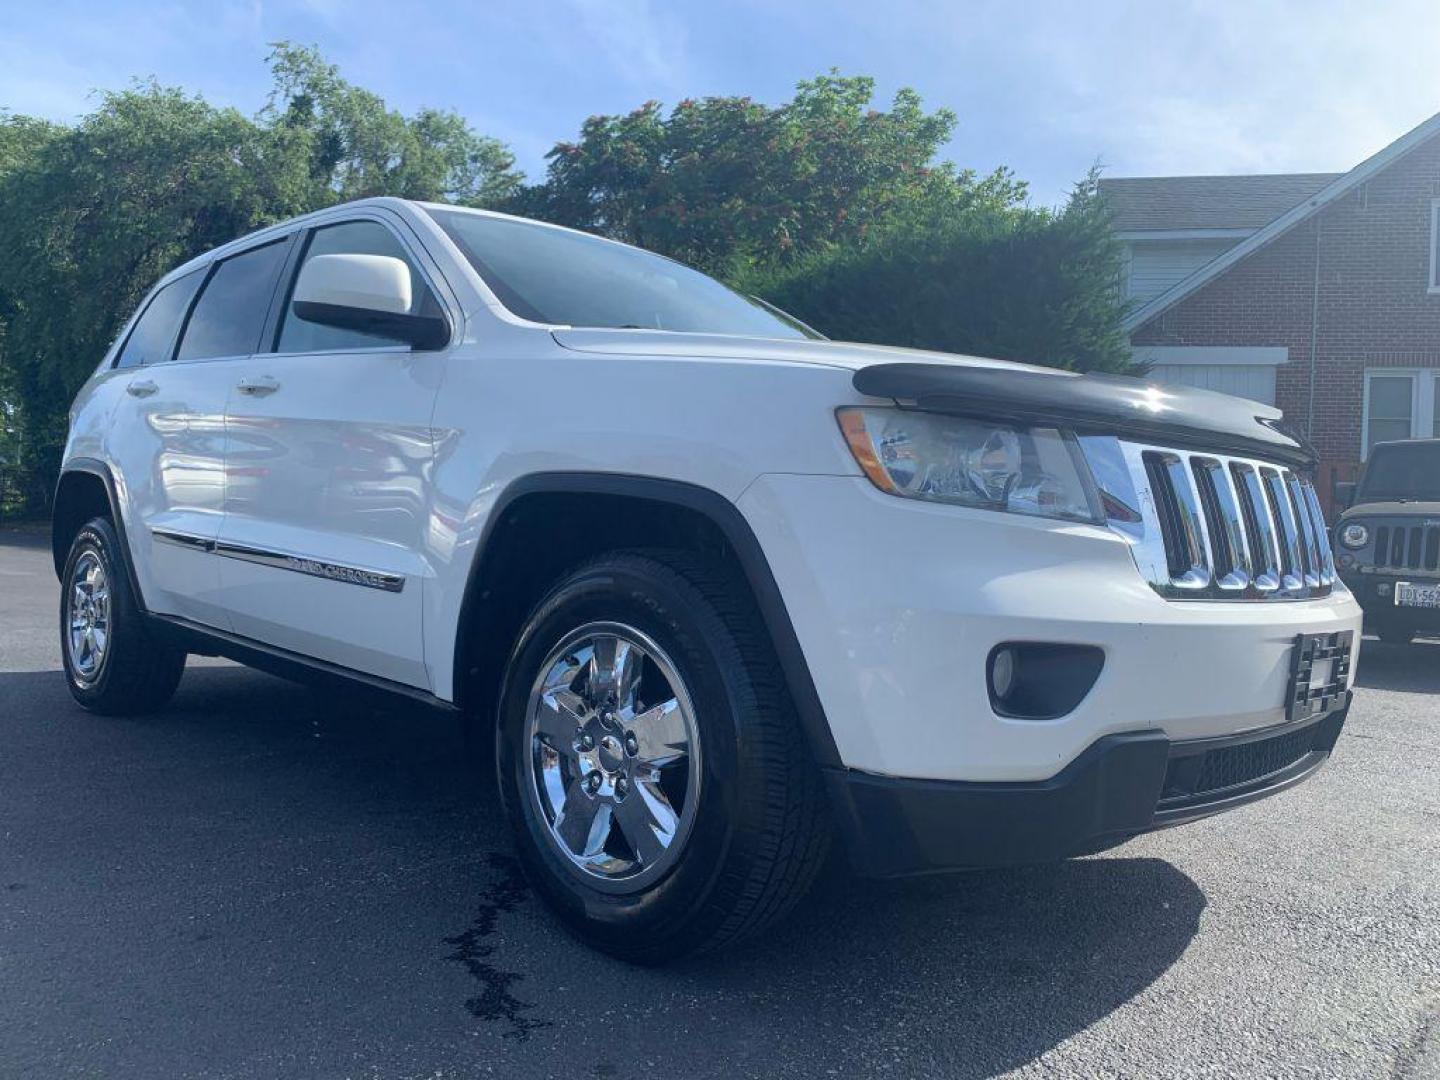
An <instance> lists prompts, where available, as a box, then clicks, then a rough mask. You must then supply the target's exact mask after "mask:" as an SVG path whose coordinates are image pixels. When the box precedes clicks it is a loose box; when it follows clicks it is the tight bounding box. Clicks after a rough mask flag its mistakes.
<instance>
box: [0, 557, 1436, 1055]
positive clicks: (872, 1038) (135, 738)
mask: <svg viewBox="0 0 1440 1080" xmlns="http://www.w3.org/2000/svg"><path fill="white" fill-rule="evenodd" d="M56 593H57V586H56V583H55V580H54V576H53V573H52V572H51V569H50V566H49V559H48V552H47V551H46V550H45V547H44V538H43V537H42V536H38V535H35V534H24V533H14V532H12V533H0V1076H4V1077H12V1076H13V1077H21V1076H26V1077H28V1076H36V1077H51V1076H104V1077H132V1076H133V1077H144V1078H156V1077H179V1076H196V1077H262V1076H263V1077H291V1076H295V1077H415V1078H422V1077H423V1078H430V1080H441V1078H450V1077H456V1078H459V1077H466V1078H469V1077H478V1076H489V1075H495V1076H502V1077H530V1076H536V1077H541V1076H553V1077H566V1078H588V1077H626V1076H634V1075H637V1074H639V1073H642V1072H643V1073H644V1074H646V1075H649V1076H678V1077H711V1076H714V1077H726V1078H727V1080H728V1078H735V1077H752V1076H753V1077H765V1078H770V1077H811V1076H814V1077H831V1076H834V1077H870V1076H894V1077H932V1076H933V1077H941V1076H943V1077H981V1076H992V1075H997V1074H1008V1075H1017V1076H1087V1077H1089V1076H1276V1077H1282V1076H1284V1077H1288V1076H1314V1077H1327V1078H1328V1077H1376V1076H1387V1075H1389V1076H1401V1077H1431V1078H1440V643H1433V642H1432V643H1422V644H1417V645H1415V646H1412V647H1410V648H1408V649H1401V648H1393V647H1388V646H1383V645H1380V644H1378V643H1376V642H1374V641H1367V642H1366V643H1365V649H1364V655H1363V658H1362V660H1361V665H1360V683H1361V686H1362V689H1361V690H1360V693H1359V695H1358V698H1357V701H1356V705H1355V708H1354V709H1353V711H1352V713H1351V719H1350V723H1349V726H1348V727H1347V729H1346V733H1345V735H1344V737H1343V738H1342V740H1341V743H1340V746H1339V748H1338V752H1337V754H1336V757H1335V760H1334V761H1333V762H1332V763H1331V765H1330V766H1329V767H1328V768H1327V769H1326V770H1324V771H1323V772H1322V773H1321V774H1320V775H1319V776H1318V777H1316V778H1315V779H1313V780H1312V781H1310V782H1309V783H1307V784H1305V785H1303V786H1301V787H1300V788H1298V789H1296V790H1295V791H1293V792H1290V793H1288V794H1285V795H1283V796H1280V797H1278V798H1276V799H1273V800H1269V801H1267V802H1264V803H1261V804H1258V805H1255V806H1251V807H1247V808H1245V809H1242V810H1238V811H1236V812H1234V813H1231V814H1228V815H1225V816H1222V817H1220V818H1216V819H1212V820H1210V821H1207V822H1202V823H1200V824H1197V825H1193V826H1189V827H1186V828H1183V829H1178V830H1174V831H1171V832H1167V833H1161V834H1156V835H1153V836H1149V837H1145V838H1142V839H1139V840H1136V841H1133V842H1131V843H1130V844H1128V845H1126V846H1124V847H1122V848H1120V849H1118V850H1116V851H1113V852H1110V853H1108V854H1106V855H1104V856H1099V857H1095V858H1091V859H1083V860H1078V861H1074V862H1070V863H1066V864H1062V865H1058V866H1048V867H1041V868H1033V869H1024V870H1011V871H1004V872H991V873H980V874H972V875H968V876H962V877H954V878H946V879H930V880H923V881H916V882H909V883H900V884H883V885H882V884H874V883H866V882H859V881H854V880H851V879H849V878H847V877H846V876H845V875H844V874H843V873H840V872H839V871H834V872H832V873H830V874H829V875H828V876H827V878H826V880H825V881H824V882H823V883H822V885H821V887H820V888H819V889H817V890H816V892H815V894H814V896H813V897H812V898H811V899H810V900H809V901H808V902H807V903H806V904H805V905H804V906H803V907H802V909H801V910H800V912H799V913H798V914H797V915H796V916H795V917H794V918H792V919H791V920H790V921H789V922H788V923H786V924H785V925H784V926H782V927H780V928H778V929H777V930H775V931H774V932H772V933H771V934H769V935H768V936H767V937H765V938H764V939H763V940H760V941H758V942H755V943H753V944H751V945H749V946H747V947H745V948H743V949H742V950H740V951H738V952H732V953H729V954H726V955H723V956H720V957H716V958H711V959H706V960H704V961H700V962H694V963H690V964H687V965H684V966H682V967H679V968H672V969H668V970H661V971H653V970H640V969H635V968H630V967H626V966H624V965H622V964H619V963H616V962H614V961H611V960H608V959H606V958H604V957H601V956H599V955H597V954H595V953H592V952H589V951H588V950H586V949H584V948H583V947H581V946H579V945H577V944H576V943H575V942H574V941H573V940H572V939H570V938H569V937H567V935H566V934H565V933H563V932H562V931H561V930H560V929H559V927H558V926H557V925H556V924H555V923H554V922H553V921H552V920H551V919H550V918H549V917H548V916H547V914H546V912H545V910H544V909H543V908H542V907H541V906H540V905H539V904H538V903H537V902H536V901H534V900H533V899H532V898H531V897H530V895H529V893H528V891H527V890H526V888H525V886H524V883H523V881H521V879H520V878H519V876H518V874H517V871H516V868H515V865H514V862H513V861H512V859H511V855H510V845H509V841H508V839H507V838H506V835H505V832H504V830H503V828H502V827H501V824H500V822H499V820H498V818H497V807H496V803H495V800H494V798H493V796H492V794H491V792H490V790H489V786H488V785H487V784H486V783H485V781H484V779H483V777H482V776H481V775H480V774H479V773H478V772H477V770H475V769H474V768H473V767H470V766H467V765H466V764H465V760H466V758H465V754H464V753H463V748H462V741H461V739H460V736H459V733H458V730H457V728H456V725H455V724H454V723H453V722H452V721H450V720H447V719H445V718H441V717H437V716H436V715H434V714H431V713H428V712H425V711H421V710H416V709H414V708H410V707H396V706H391V705H381V704H377V703H375V702H371V701H366V700H363V699H353V700H352V699H349V698H345V697H337V696H336V695H334V694H321V693H317V692H314V691H310V690H306V689H302V688H298V687H295V686H292V685H289V684H287V683H284V682H280V681H278V680H275V679H272V678H269V677H268V676H265V675H261V674H258V673H254V672H250V671H247V670H245V669H243V668H239V667H235V666H233V665H230V664H225V663H221V662H217V661H208V662H192V666H191V668H190V670H189V671H188V672H187V673H186V676H185V679H184V681H183V683H182V684H181V688H180V692H179V694H178V696H177V698H176V700H175V702H174V704H173V705H172V707H171V708H170V709H169V710H168V711H166V712H165V713H164V714H162V715H159V716H155V717H152V718H147V719H142V720H105V719H101V718H97V717H92V716H89V715H87V714H85V713H83V712H81V711H79V710H78V709H77V708H76V707H75V706H74V705H72V703H71V701H70V698H69V696H68V695H67V693H66V691H65V687H64V685H63V682H62V679H61V675H60V673H59V670H58V669H59V657H58V652H57V646H56V643H55V641H54V637H55V632H54V623H55V613H54V610H55V600H56Z"/></svg>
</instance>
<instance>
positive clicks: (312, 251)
mask: <svg viewBox="0 0 1440 1080" xmlns="http://www.w3.org/2000/svg"><path fill="white" fill-rule="evenodd" d="M316 255H389V256H391V257H392V258H396V259H399V260H401V261H402V262H403V263H405V265H406V266H408V267H409V268H410V296H411V301H410V313H411V314H412V315H439V314H441V312H442V308H441V307H440V302H439V301H438V300H436V299H435V294H434V293H433V292H431V291H430V286H429V285H428V284H427V283H426V281H425V277H424V275H423V274H421V273H420V269H419V267H417V266H416V265H415V260H414V259H412V258H411V257H410V254H409V252H407V251H406V250H405V247H404V245H403V244H401V243H400V241H399V240H398V239H396V237H395V234H394V233H392V232H391V231H390V230H389V229H387V228H386V227H385V226H384V225H381V224H380V223H379V222H378V221H346V222H342V223H341V224H339V225H326V226H324V227H323V228H320V229H316V230H315V231H314V232H313V233H311V234H310V242H309V244H308V245H307V246H306V248H305V258H304V259H303V260H301V264H300V270H301V271H303V270H304V269H305V263H307V262H309V261H310V260H311V259H313V258H314V257H315V256H316ZM297 280H298V272H297ZM292 288H293V286H292ZM281 318H282V320H283V321H282V322H281V324H280V335H279V337H278V339H277V341H276V344H275V351H276V352H282V353H296V352H321V351H325V350H330V349H342V350H343V349H374V348H380V347H383V346H395V345H403V344H404V342H401V341H398V340H396V339H395V338H391V337H386V336H385V335H383V334H372V333H366V332H364V331H361V330H347V329H344V328H343V327H338V326H322V325H321V324H320V323H313V322H306V321H305V320H304V319H302V318H300V317H299V316H297V315H296V314H295V312H294V311H293V310H291V309H290V305H289V304H287V305H286V310H285V311H284V313H283V314H282V316H281Z"/></svg>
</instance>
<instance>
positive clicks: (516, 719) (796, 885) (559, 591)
mask: <svg viewBox="0 0 1440 1080" xmlns="http://www.w3.org/2000/svg"><path fill="white" fill-rule="evenodd" d="M497 740H498V741H497V751H498V752H497V766H498V769H499V780H500V788H501V792H502V794H503V796H504V800H505V804H506V809H507V812H508V814H509V818H510V821H511V823H512V826H513V828H514V832H515V836H516V842H517V846H518V848H519V852H520V857H521V862H522V863H523V865H524V866H525V869H526V871H527V873H528V875H529V877H530V878H531V880H532V882H533V883H534V885H535V886H536V889H537V891H538V892H539V893H540V895H541V896H542V897H543V898H544V899H545V900H546V901H548V902H549V903H550V905H551V906H552V907H553V908H554V909H555V910H556V911H557V912H558V914H559V915H560V917H561V918H562V919H563V920H564V921H565V922H566V923H567V925H568V926H570V928H571V929H572V930H574V931H575V932H576V933H577V934H579V935H580V936H581V937H582V938H583V939H584V940H586V941H587V942H589V943H591V944H593V945H595V946H597V947H598V948H601V949H603V950H605V951H607V952H610V953H612V954H614V955H617V956H620V957H623V958H625V959H628V960H633V961H637V962H641V963H659V962H664V961H666V960H672V959H676V958H678V957H681V956H684V955H686V954H689V953H693V952H697V951H701V950H706V949H711V948H715V947H717V946H719V945H722V944H725V943H728V942H731V941H733V940H735V939H737V938H740V937H743V936H748V935H750V934H752V933H754V932H756V931H758V930H759V929H761V928H762V927H763V926H765V925H768V924H769V923H770V922H772V921H773V920H774V919H776V918H778V917H779V916H780V915H782V914H783V913H784V912H786V911H787V910H788V909H789V908H790V907H791V906H792V905H793V904H794V903H795V902H796V901H797V900H798V899H799V898H800V897H801V896H802V895H803V894H804V892H805V891H806V889H808V887H809V885H810V883H811V881H812V880H813V879H814V876H815V873H816V871H817V870H818V869H819V867H820V865H821V863H822V862H823V859H824V855H825V852H826V850H827V843H828V819H827V816H826V812H825V804H824V796H823V794H822V791H821V786H820V778H819V774H818V771H817V770H816V768H815V766H814V764H813V762H812V761H811V760H810V758H809V756H808V754H807V752H806V748H805V746H804V743H803V740H802V737H801V734H800V730H799V726H798V722H797V720H796V717H795V715H794V708H793V706H792V705H791V704H790V701H789V697H788V694H787V693H786V690H785V685H784V682H783V680H782V679H781V677H780V673H779V670H778V665H777V662H776V660H775V657H774V654H773V652H772V650H771V649H770V646H769V641H768V638H767V636H766V634H765V632H764V627H763V625H762V624H761V623H760V622H759V618H758V614H757V613H756V612H755V611H754V608H753V604H752V603H751V602H750V600H749V596H748V594H747V593H746V592H745V591H744V589H743V586H741V585H740V584H739V583H738V582H737V581H735V580H734V579H733V578H732V577H731V576H730V575H729V574H727V572H726V571H725V569H724V567H723V564H722V565H716V564H713V563H710V562H708V561H706V560H702V559H699V558H697V557H694V556H691V555H688V554H685V553H674V552H664V553H644V554H641V553H615V554H611V555H606V556H603V557H601V558H599V559H597V560H595V561H593V562H591V563H589V564H587V565H585V566H582V567H580V568H579V569H577V570H575V571H574V572H573V573H571V574H569V575H567V576H566V577H565V578H564V579H563V580H562V581H561V582H559V583H558V584H557V585H556V586H555V587H554V588H553V589H552V590H551V592H550V593H549V594H548V595H547V596H546V597H545V599H544V600H542V601H541V603H540V604H539V606H538V607H537V608H536V609H535V611H534V613H533V614H532V615H531V617H530V619H529V621H528V623H527V625H526V627H525V629H524V631H523V632H522V634H521V636H520V640H519V642H518V643H517V645H516V648H515V652H514V654H513V655H512V658H511V663H510V666H509V669H508V672H507V676H506V683H505V689H504V691H503V692H502V696H501V710H500V724H499V728H498V732H497Z"/></svg>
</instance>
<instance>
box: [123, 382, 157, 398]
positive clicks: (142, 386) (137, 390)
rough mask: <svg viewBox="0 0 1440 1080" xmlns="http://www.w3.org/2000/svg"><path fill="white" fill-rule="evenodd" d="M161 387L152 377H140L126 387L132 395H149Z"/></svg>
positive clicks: (127, 391)
mask: <svg viewBox="0 0 1440 1080" xmlns="http://www.w3.org/2000/svg"><path fill="white" fill-rule="evenodd" d="M159 389H160V387H159V386H157V385H156V384H155V383H154V382H153V381H151V380H150V379H139V380H137V381H136V382H132V383H131V384H130V385H129V386H127V387H125V392H126V393H127V394H129V395H130V396H131V397H149V396H150V395H151V394H153V393H155V391H157V390H159Z"/></svg>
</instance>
